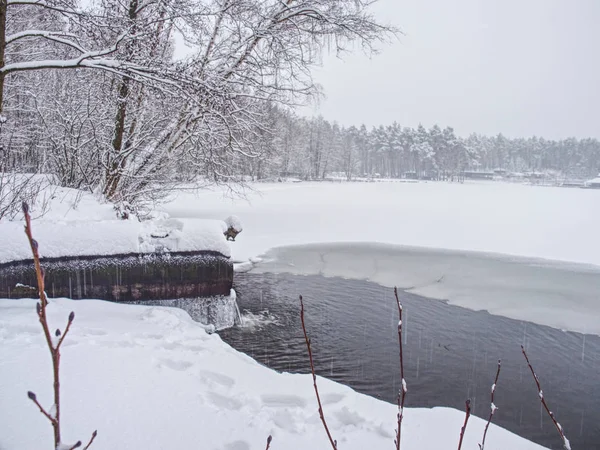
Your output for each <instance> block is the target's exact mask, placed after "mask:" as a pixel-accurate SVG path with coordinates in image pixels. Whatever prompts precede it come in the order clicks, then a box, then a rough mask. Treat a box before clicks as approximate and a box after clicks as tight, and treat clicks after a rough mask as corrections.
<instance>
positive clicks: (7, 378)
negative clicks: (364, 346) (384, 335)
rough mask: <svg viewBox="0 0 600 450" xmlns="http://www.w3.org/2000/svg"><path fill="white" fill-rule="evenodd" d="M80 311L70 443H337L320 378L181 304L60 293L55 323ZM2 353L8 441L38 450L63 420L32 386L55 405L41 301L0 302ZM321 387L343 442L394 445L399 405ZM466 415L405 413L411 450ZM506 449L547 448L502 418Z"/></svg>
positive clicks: (67, 370)
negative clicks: (231, 342) (277, 361)
mask: <svg viewBox="0 0 600 450" xmlns="http://www.w3.org/2000/svg"><path fill="white" fill-rule="evenodd" d="M70 311H74V312H75V321H74V323H73V326H72V328H71V331H70V332H69V335H68V336H67V338H66V340H65V344H64V347H63V350H62V352H61V354H62V358H61V388H62V392H61V394H62V395H61V398H62V406H63V407H62V410H61V413H62V414H61V417H62V420H63V427H62V436H63V439H64V440H65V441H66V442H75V441H77V440H79V439H81V440H82V441H84V442H86V441H87V439H89V436H90V434H91V432H92V431H93V430H95V429H97V430H98V438H97V439H96V440H95V441H94V445H93V447H94V450H108V449H115V448H120V449H145V450H159V449H164V448H198V447H202V448H206V449H219V450H227V449H229V450H233V449H239V450H241V449H244V450H249V449H257V448H264V447H265V441H266V438H267V436H268V435H272V436H273V443H272V445H271V448H274V449H277V450H309V449H319V448H321V449H325V448H327V447H328V445H329V444H328V442H327V436H326V435H325V432H324V431H323V428H322V425H321V422H320V420H319V414H318V412H317V405H316V400H315V397H314V392H313V387H312V378H311V376H310V375H292V374H287V373H277V372H275V371H273V370H270V369H268V368H265V367H264V366H261V365H260V364H258V363H257V362H256V361H254V360H252V359H251V358H250V357H248V356H246V355H244V354H242V353H239V352H237V351H235V350H234V349H232V348H231V347H230V346H228V345H227V344H225V343H224V342H223V341H222V340H221V338H220V337H219V336H218V335H216V334H212V335H211V334H208V333H207V332H206V331H205V329H204V327H203V326H201V325H200V324H198V323H196V322H193V321H192V320H191V319H190V317H189V316H188V315H187V314H186V313H185V312H184V311H181V310H178V309H170V308H162V307H149V306H135V305H119V304H112V303H108V302H102V301H98V300H77V301H72V300H66V299H58V300H51V303H50V306H49V309H48V316H49V321H50V324H51V325H52V326H58V325H60V326H62V325H63V324H64V323H65V320H66V318H67V316H68V314H69V312H70ZM53 329H54V328H53ZM390 338H391V339H393V337H390ZM0 349H1V351H0V352H1V355H2V357H1V358H0V373H2V374H3V375H2V377H0V398H1V399H2V403H1V404H2V407H1V408H0V448H5V449H19V450H38V449H39V448H40V445H41V444H40V443H42V445H44V443H48V445H49V443H50V442H52V428H51V426H50V424H49V423H48V421H47V420H46V419H45V418H44V417H43V416H42V415H41V414H40V412H39V410H38V409H37V408H36V407H35V405H33V404H32V402H31V401H30V400H29V399H27V395H26V393H27V391H28V390H31V391H33V392H35V393H36V394H37V398H38V399H39V400H40V402H41V403H42V405H45V406H47V407H49V405H50V403H51V400H50V399H51V390H52V381H51V372H50V371H51V369H50V361H49V360H50V357H49V355H48V349H47V348H46V345H45V343H44V338H43V335H42V332H41V327H40V325H39V323H38V321H37V317H36V314H35V301H34V300H18V301H15V300H0ZM315 356H316V357H317V358H318V357H319V355H318V354H316V355H315ZM318 383H319V390H320V394H321V399H322V401H323V404H324V410H325V415H326V418H327V421H328V424H329V427H330V429H331V432H332V434H333V436H334V437H335V438H336V439H337V440H338V443H339V445H340V448H343V449H344V450H363V449H365V448H370V449H387V448H393V446H394V444H393V442H394V429H395V427H396V413H397V407H396V406H395V405H393V404H389V403H385V402H382V401H380V400H377V399H375V398H372V397H368V396H366V395H362V394H358V393H356V392H355V391H353V390H352V389H350V388H348V387H346V386H343V385H340V384H337V383H334V382H332V381H329V380H327V379H324V378H321V377H318ZM408 383H409V389H410V380H408ZM499 406H500V407H502V405H499ZM463 419H464V412H462V411H458V410H454V409H449V408H433V409H425V408H419V409H412V408H409V409H406V410H405V416H404V422H403V427H402V429H403V433H402V449H403V450H440V449H441V450H443V449H451V448H455V447H456V443H457V441H458V435H459V430H460V427H461V426H462V422H463ZM484 426H485V421H483V420H482V419H479V418H477V417H472V418H471V419H470V420H469V425H468V427H467V432H466V435H465V442H464V447H463V448H469V449H472V448H478V447H477V444H478V442H479V441H480V440H481V436H482V434H483V428H484ZM548 432H549V433H551V432H552V430H549V431H548ZM506 449H511V450H541V449H543V447H541V446H539V445H537V444H534V443H531V442H529V441H526V440H524V439H522V438H520V437H518V436H516V435H514V434H512V433H510V432H508V431H506V430H504V429H502V428H499V427H497V426H496V425H494V424H492V425H491V426H490V429H489V432H488V436H487V440H486V450H506Z"/></svg>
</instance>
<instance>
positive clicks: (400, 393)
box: [394, 287, 406, 450]
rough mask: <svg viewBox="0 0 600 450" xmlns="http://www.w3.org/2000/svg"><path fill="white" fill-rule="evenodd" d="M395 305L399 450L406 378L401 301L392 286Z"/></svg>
mask: <svg viewBox="0 0 600 450" xmlns="http://www.w3.org/2000/svg"><path fill="white" fill-rule="evenodd" d="M394 296H395V297H396V305H398V317H399V319H398V344H399V346H400V379H401V387H400V390H399V391H398V428H397V429H396V441H395V443H396V450H400V438H401V435H402V419H403V418H404V401H405V399H406V380H405V379H404V359H403V357H402V303H400V299H399V298H398V288H396V287H395V288H394Z"/></svg>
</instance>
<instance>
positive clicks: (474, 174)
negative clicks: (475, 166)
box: [463, 170, 494, 180]
mask: <svg viewBox="0 0 600 450" xmlns="http://www.w3.org/2000/svg"><path fill="white" fill-rule="evenodd" d="M463 177H464V178H465V179H466V180H493V179H494V172H480V171H477V170H465V171H464V172H463Z"/></svg>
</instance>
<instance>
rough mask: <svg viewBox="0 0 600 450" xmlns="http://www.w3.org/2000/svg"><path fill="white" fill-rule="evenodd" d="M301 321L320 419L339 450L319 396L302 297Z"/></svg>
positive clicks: (331, 440)
mask: <svg viewBox="0 0 600 450" xmlns="http://www.w3.org/2000/svg"><path fill="white" fill-rule="evenodd" d="M300 321H301V322H302V331H303V332H304V341H305V342H306V348H307V349H308V358H309V360H310V371H311V373H312V377H313V386H314V388H315V395H316V396H317V403H318V405H319V417H320V418H321V422H323V427H324V428H325V432H326V433H327V437H328V438H329V442H330V443H331V447H332V448H333V450H337V441H336V440H334V439H333V437H332V436H331V433H330V432H329V427H328V426H327V421H326V420H325V415H324V414H323V406H322V405H321V397H320V396H319V389H318V388H317V375H316V374H315V365H314V362H313V356H312V350H311V347H310V339H309V338H308V334H307V333H306V324H305V323H304V302H303V301H302V296H300Z"/></svg>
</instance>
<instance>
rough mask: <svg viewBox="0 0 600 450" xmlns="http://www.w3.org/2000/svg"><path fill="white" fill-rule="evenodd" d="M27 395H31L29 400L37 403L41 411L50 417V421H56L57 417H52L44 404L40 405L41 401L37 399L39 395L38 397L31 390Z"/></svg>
mask: <svg viewBox="0 0 600 450" xmlns="http://www.w3.org/2000/svg"><path fill="white" fill-rule="evenodd" d="M27 397H29V400H31V401H32V402H33V403H35V404H36V406H37V407H38V408H39V409H40V412H41V413H42V414H43V415H44V416H46V418H47V419H48V420H49V421H50V422H52V423H53V422H55V421H56V419H55V418H54V417H52V416H51V415H50V413H48V412H47V411H46V410H45V409H44V407H43V406H42V405H40V402H38V400H37V397H36V395H35V394H34V393H33V392H31V391H29V392H27Z"/></svg>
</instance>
